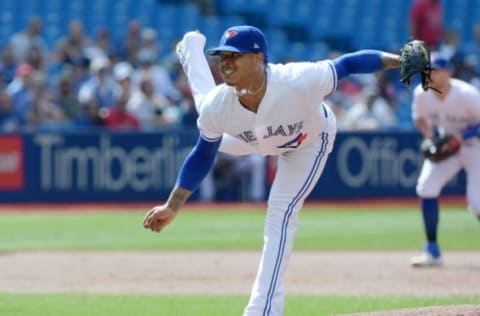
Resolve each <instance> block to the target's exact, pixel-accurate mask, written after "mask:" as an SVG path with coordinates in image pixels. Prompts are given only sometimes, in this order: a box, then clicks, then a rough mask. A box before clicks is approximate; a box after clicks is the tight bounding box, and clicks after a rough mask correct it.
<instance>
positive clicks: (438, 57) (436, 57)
mask: <svg viewBox="0 0 480 316" xmlns="http://www.w3.org/2000/svg"><path fill="white" fill-rule="evenodd" d="M430 63H431V65H432V68H433V69H446V70H452V63H451V62H450V59H449V58H447V57H446V56H445V55H443V54H442V53H439V52H432V53H431V54H430Z"/></svg>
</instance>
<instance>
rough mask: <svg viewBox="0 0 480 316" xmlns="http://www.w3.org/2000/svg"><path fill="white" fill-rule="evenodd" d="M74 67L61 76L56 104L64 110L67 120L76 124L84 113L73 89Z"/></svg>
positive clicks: (55, 99)
mask: <svg viewBox="0 0 480 316" xmlns="http://www.w3.org/2000/svg"><path fill="white" fill-rule="evenodd" d="M73 80H74V70H73V67H70V68H66V69H64V71H63V72H62V73H61V74H60V76H59V80H58V85H57V87H56V89H55V97H54V102H55V103H56V104H58V106H59V107H60V108H61V109H62V111H63V112H64V114H65V116H66V117H67V119H68V120H69V121H71V122H74V121H75V120H76V119H77V118H79V117H80V114H81V113H82V105H81V103H80V101H79V100H78V97H77V94H75V91H74V88H73Z"/></svg>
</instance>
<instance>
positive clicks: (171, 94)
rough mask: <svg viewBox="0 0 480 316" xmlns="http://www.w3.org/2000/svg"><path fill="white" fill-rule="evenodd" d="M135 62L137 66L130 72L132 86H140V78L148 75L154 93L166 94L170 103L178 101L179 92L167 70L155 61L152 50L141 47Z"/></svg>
mask: <svg viewBox="0 0 480 316" xmlns="http://www.w3.org/2000/svg"><path fill="white" fill-rule="evenodd" d="M137 64H138V67H136V68H135V70H134V71H133V74H132V83H133V86H134V87H140V81H141V79H142V78H144V77H145V76H149V77H150V78H151V80H152V83H153V86H154V89H155V94H157V95H164V96H166V97H167V98H169V99H170V100H171V102H172V103H178V102H180V98H181V95H180V93H179V92H178V91H177V89H175V86H174V85H173V82H172V80H171V79H170V76H169V74H168V72H167V70H166V69H165V68H163V67H162V66H161V65H160V64H158V63H157V56H156V55H155V52H154V51H153V50H151V49H149V48H143V49H141V50H140V51H139V52H138V56H137Z"/></svg>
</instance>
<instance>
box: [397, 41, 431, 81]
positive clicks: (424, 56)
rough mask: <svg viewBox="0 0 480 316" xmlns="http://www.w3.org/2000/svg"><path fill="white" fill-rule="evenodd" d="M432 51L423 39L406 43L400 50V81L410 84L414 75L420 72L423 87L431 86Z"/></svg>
mask: <svg viewBox="0 0 480 316" xmlns="http://www.w3.org/2000/svg"><path fill="white" fill-rule="evenodd" d="M431 71H432V65H431V63H430V51H429V50H428V49H427V47H426V46H425V43H424V42H423V41H419V40H413V41H410V42H408V43H407V44H405V46H403V48H402V49H401V50H400V81H401V82H402V84H403V85H405V86H407V87H408V86H409V85H410V79H411V78H412V76H413V75H415V74H417V73H419V74H420V76H421V78H422V88H423V90H427V89H428V88H429V86H430V72H431Z"/></svg>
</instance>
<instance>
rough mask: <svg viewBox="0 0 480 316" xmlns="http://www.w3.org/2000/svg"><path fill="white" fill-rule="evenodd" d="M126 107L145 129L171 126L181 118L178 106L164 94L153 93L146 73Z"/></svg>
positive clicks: (150, 81) (151, 84)
mask: <svg viewBox="0 0 480 316" xmlns="http://www.w3.org/2000/svg"><path fill="white" fill-rule="evenodd" d="M127 109H128V111H129V112H131V113H132V114H134V115H135V116H136V117H137V118H138V119H139V121H140V125H141V128H142V129H143V130H146V131H151V130H155V129H158V128H160V127H166V126H172V125H174V124H177V123H178V122H179V121H180V119H181V113H180V110H179V108H178V107H176V106H175V105H172V104H171V103H170V101H169V100H168V98H166V97H165V96H163V95H161V94H156V93H155V91H154V89H153V83H152V80H151V78H150V77H149V76H148V75H145V76H144V77H143V78H142V79H141V81H140V87H139V89H138V90H137V91H136V92H135V93H134V94H133V96H132V98H131V99H130V101H129V102H128V105H127Z"/></svg>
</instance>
